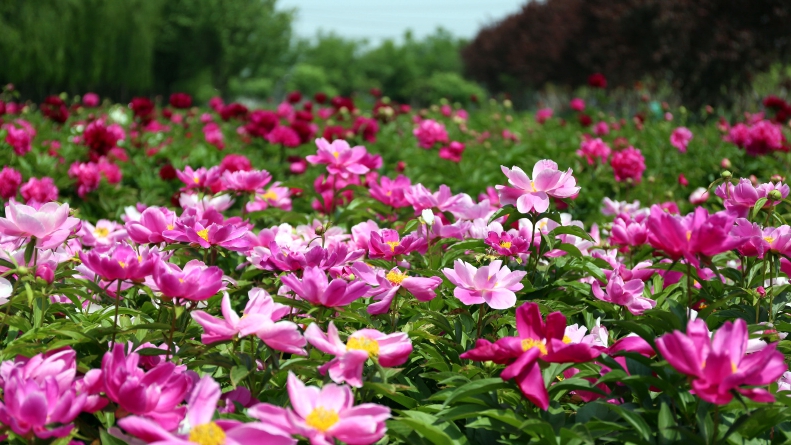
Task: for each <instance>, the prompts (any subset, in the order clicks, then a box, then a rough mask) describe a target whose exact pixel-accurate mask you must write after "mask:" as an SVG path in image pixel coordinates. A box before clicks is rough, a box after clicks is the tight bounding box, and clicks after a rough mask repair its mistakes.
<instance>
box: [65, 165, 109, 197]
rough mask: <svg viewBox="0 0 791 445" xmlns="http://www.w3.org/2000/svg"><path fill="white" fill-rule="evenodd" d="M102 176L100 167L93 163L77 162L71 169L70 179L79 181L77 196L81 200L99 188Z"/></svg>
mask: <svg viewBox="0 0 791 445" xmlns="http://www.w3.org/2000/svg"><path fill="white" fill-rule="evenodd" d="M101 174H102V172H101V170H99V165H98V164H96V163H93V162H79V161H75V162H74V163H73V164H71V166H70V167H69V177H70V178H72V179H76V180H77V195H79V197H80V198H84V197H85V195H87V194H88V193H90V192H92V191H94V190H96V189H98V188H99V182H100V181H101V180H102V176H101Z"/></svg>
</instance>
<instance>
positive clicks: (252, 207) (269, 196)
mask: <svg viewBox="0 0 791 445" xmlns="http://www.w3.org/2000/svg"><path fill="white" fill-rule="evenodd" d="M270 207H274V208H277V209H282V210H291V189H290V188H288V187H283V186H281V185H280V182H275V183H273V184H272V186H271V187H269V188H268V189H266V191H262V193H258V194H256V195H255V196H254V200H253V201H252V202H248V203H247V204H246V206H245V208H246V209H247V211H248V212H257V211H259V210H265V209H268V208H270Z"/></svg>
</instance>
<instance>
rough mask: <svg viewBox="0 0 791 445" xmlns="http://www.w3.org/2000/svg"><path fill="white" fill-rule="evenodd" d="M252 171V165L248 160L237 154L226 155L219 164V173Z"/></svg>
mask: <svg viewBox="0 0 791 445" xmlns="http://www.w3.org/2000/svg"><path fill="white" fill-rule="evenodd" d="M252 169H253V165H252V164H251V163H250V160H249V159H247V157H246V156H244V155H237V154H230V155H226V156H225V157H224V158H222V162H220V172H221V173H225V172H231V173H233V172H238V171H250V170H252Z"/></svg>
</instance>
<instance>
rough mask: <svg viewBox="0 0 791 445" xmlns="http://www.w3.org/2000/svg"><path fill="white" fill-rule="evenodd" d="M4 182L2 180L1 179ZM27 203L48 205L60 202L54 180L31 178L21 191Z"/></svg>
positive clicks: (0, 179)
mask: <svg viewBox="0 0 791 445" xmlns="http://www.w3.org/2000/svg"><path fill="white" fill-rule="evenodd" d="M0 181H2V178H0ZM19 191H20V193H22V197H23V198H24V199H25V202H35V203H41V204H43V203H47V202H50V201H57V200H58V188H57V187H56V186H55V181H53V180H52V178H49V177H44V178H41V179H38V178H30V179H28V181H27V182H26V183H25V184H24V185H23V186H22V188H20V189H19Z"/></svg>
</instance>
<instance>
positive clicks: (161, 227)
mask: <svg viewBox="0 0 791 445" xmlns="http://www.w3.org/2000/svg"><path fill="white" fill-rule="evenodd" d="M175 224H176V214H175V213H173V212H172V211H170V210H169V209H168V208H166V207H156V206H152V207H148V208H147V209H145V210H143V212H142V213H141V214H140V219H139V220H137V221H127V223H126V231H127V233H128V235H129V238H131V239H132V241H134V242H136V243H139V244H148V243H152V244H159V243H163V242H165V241H166V239H165V237H164V236H162V233H163V232H165V231H166V230H173V229H174V228H175Z"/></svg>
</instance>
